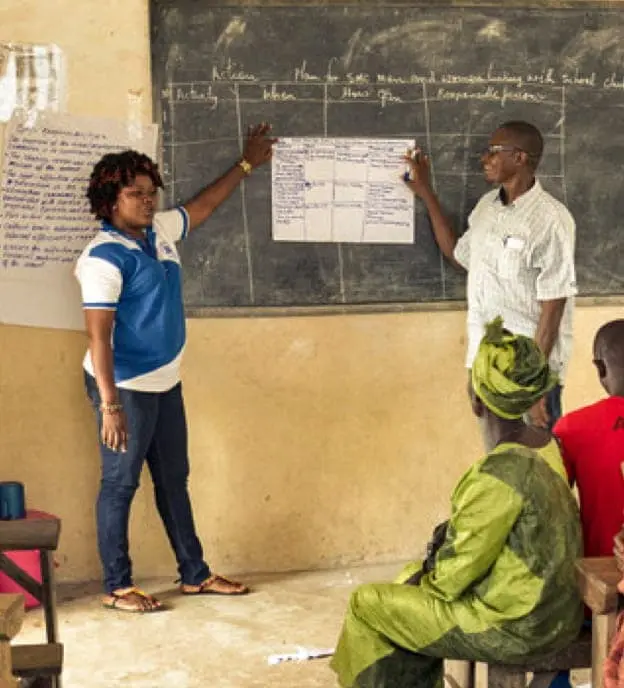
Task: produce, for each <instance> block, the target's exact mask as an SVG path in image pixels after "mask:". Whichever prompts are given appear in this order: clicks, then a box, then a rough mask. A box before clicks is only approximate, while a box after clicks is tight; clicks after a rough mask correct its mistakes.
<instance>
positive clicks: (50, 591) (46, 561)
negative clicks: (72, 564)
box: [39, 549, 61, 688]
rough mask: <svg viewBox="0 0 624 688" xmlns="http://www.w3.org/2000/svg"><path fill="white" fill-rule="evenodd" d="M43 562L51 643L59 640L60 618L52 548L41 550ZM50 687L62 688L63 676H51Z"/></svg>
mask: <svg viewBox="0 0 624 688" xmlns="http://www.w3.org/2000/svg"><path fill="white" fill-rule="evenodd" d="M39 560H40V562H41V604H42V606H43V614H44V617H45V624H46V635H47V639H48V642H49V643H56V642H58V640H57V639H58V619H57V616H56V580H55V575H54V556H53V553H52V552H51V551H50V550H43V549H42V550H40V553H39ZM48 682H49V685H50V688H61V677H60V676H50V677H49V679H48Z"/></svg>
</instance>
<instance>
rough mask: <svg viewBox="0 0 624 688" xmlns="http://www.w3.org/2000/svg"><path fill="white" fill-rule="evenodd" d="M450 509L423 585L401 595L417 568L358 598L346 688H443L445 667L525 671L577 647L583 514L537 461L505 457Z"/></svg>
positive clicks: (340, 650) (344, 673) (341, 661)
mask: <svg viewBox="0 0 624 688" xmlns="http://www.w3.org/2000/svg"><path fill="white" fill-rule="evenodd" d="M548 446H549V447H550V451H552V447H551V446H550V445H548ZM451 502H452V515H451V519H450V521H449V527H448V531H447V536H446V539H445V541H444V544H443V545H442V547H441V549H440V550H439V551H438V554H437V557H436V561H435V566H434V568H433V570H432V571H431V572H429V573H426V574H425V575H424V576H423V577H422V579H421V582H420V584H419V585H417V586H413V585H406V584H403V581H406V580H407V579H408V578H409V577H410V576H411V575H412V574H413V573H414V572H415V571H416V570H418V567H419V565H418V564H416V563H413V564H410V565H408V566H407V567H406V568H405V570H404V571H403V572H402V574H401V575H400V576H399V578H398V579H397V581H396V582H395V583H388V584H371V585H363V586H361V587H359V588H358V589H357V590H356V591H355V592H354V593H353V594H352V596H351V599H350V602H349V607H348V610H347V615H346V619H345V622H344V627H343V630H342V634H341V636H340V640H339V642H338V646H337V648H336V653H335V655H334V658H333V660H332V663H331V667H332V668H333V670H334V671H335V672H336V673H337V675H338V680H339V684H340V685H341V686H343V687H344V688H349V687H351V686H356V687H358V688H408V687H409V688H434V686H437V685H441V683H442V667H443V662H442V659H443V658H449V659H471V660H476V661H482V662H491V661H498V662H508V663H513V662H520V661H524V660H526V659H527V658H531V657H537V656H539V655H543V654H545V653H547V652H550V651H554V650H558V649H560V648H562V647H564V646H566V645H567V644H569V643H570V642H571V641H572V640H573V639H574V638H575V637H576V636H577V634H578V632H579V629H580V625H581V623H582V617H583V610H582V604H581V599H580V596H579V592H578V589H577V585H576V581H575V574H574V562H575V560H576V559H577V558H578V557H580V556H581V529H580V522H579V514H578V509H577V506H576V502H575V501H574V499H573V497H572V494H571V492H570V490H569V488H568V486H567V484H566V482H565V480H562V478H561V477H560V475H558V474H557V472H556V471H555V470H553V468H551V467H550V466H549V465H548V464H547V463H546V461H545V460H544V458H542V457H541V456H540V454H539V452H538V451H535V450H532V449H528V448H526V447H524V446H523V445H520V444H512V443H507V444H505V445H503V446H501V447H498V448H497V449H496V450H494V451H493V452H491V453H490V454H488V455H487V456H486V457H485V458H484V459H482V460H481V461H479V462H478V463H476V464H475V465H473V466H472V468H470V469H469V470H468V472H467V473H466V474H465V475H464V477H463V478H462V479H461V480H460V482H459V483H458V485H457V487H456V488H455V491H454V493H453V495H452V499H451Z"/></svg>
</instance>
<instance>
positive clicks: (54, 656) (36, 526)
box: [0, 514, 63, 688]
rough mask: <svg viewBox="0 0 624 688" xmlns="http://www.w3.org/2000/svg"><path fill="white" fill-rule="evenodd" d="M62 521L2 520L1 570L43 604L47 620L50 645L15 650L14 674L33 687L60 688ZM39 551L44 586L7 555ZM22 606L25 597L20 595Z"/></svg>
mask: <svg viewBox="0 0 624 688" xmlns="http://www.w3.org/2000/svg"><path fill="white" fill-rule="evenodd" d="M60 530H61V524H60V521H59V520H58V519H57V518H55V517H51V516H50V515H49V514H42V515H41V516H40V517H37V515H35V516H34V517H33V518H28V519H20V520H17V521H0V570H1V571H3V572H4V573H5V574H7V575H8V576H10V577H11V578H12V579H13V580H14V581H16V582H17V583H18V584H19V585H20V586H21V587H22V588H23V589H24V590H25V591H26V592H28V593H30V594H31V595H32V596H33V597H35V598H36V599H37V600H40V601H41V604H42V606H43V613H44V617H45V625H46V636H47V641H48V642H47V643H46V644H41V645H14V646H12V647H11V663H12V665H13V666H12V670H13V674H14V675H15V676H17V677H20V678H24V679H26V680H29V679H32V680H33V681H35V683H31V685H33V686H34V685H36V686H37V687H39V686H46V688H48V686H49V687H50V688H60V686H61V670H62V665H63V646H62V645H61V644H60V643H58V630H57V629H58V624H57V619H56V591H55V584H54V562H53V559H52V552H53V551H54V550H55V549H56V548H57V546H58V540H59V534H60ZM13 550H39V558H40V564H41V583H39V581H36V580H35V579H34V578H33V577H32V576H30V575H29V574H28V573H26V572H25V571H23V570H22V569H21V568H20V567H19V566H17V565H16V564H15V563H14V562H13V561H11V559H9V558H8V557H7V556H6V555H5V554H4V552H5V551H13ZM20 601H21V604H22V605H23V598H22V597H21V596H20Z"/></svg>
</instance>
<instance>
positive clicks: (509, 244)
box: [496, 236, 527, 280]
mask: <svg viewBox="0 0 624 688" xmlns="http://www.w3.org/2000/svg"><path fill="white" fill-rule="evenodd" d="M496 268H497V272H498V274H499V276H500V278H501V279H504V280H517V279H518V278H521V277H522V275H524V274H525V273H526V271H527V251H526V241H525V240H524V239H521V238H519V237H513V236H510V237H507V238H506V239H505V240H504V241H503V247H502V249H501V250H500V251H499V253H498V259H497V262H496Z"/></svg>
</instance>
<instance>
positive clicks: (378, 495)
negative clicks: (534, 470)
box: [0, 0, 620, 579]
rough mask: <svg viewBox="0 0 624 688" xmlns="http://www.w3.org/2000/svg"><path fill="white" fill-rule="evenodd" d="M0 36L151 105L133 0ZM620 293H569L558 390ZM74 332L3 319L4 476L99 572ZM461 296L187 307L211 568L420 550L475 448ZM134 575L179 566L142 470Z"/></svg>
mask: <svg viewBox="0 0 624 688" xmlns="http://www.w3.org/2000/svg"><path fill="white" fill-rule="evenodd" d="M0 41H23V42H54V43H57V44H58V45H59V46H60V47H61V48H62V49H63V51H65V53H66V55H67V58H68V67H69V75H68V78H69V82H68V83H69V98H68V107H69V110H70V112H72V113H75V114H94V115H106V116H111V117H123V116H124V115H126V114H127V112H128V95H127V94H128V91H129V90H134V91H141V92H142V93H143V96H144V114H145V117H146V121H147V117H148V116H149V114H148V111H149V102H150V94H149V87H150V80H149V64H148V55H149V52H148V35H147V11H146V0H107V2H101V0H82V1H81V2H78V3H76V2H73V1H72V2H70V1H69V0H46V1H45V2H43V1H42V0H3V2H2V4H1V5H0ZM619 315H620V310H619V309H614V308H593V309H579V312H578V317H577V320H576V332H577V336H576V350H575V357H574V360H573V364H572V367H571V372H570V376H569V380H568V388H567V390H566V397H565V401H566V404H567V406H568V407H569V408H571V407H574V406H577V405H579V404H581V403H584V402H587V401H590V400H592V399H594V398H595V397H596V395H597V394H598V393H599V389H598V385H597V383H596V381H595V380H594V377H593V371H592V370H591V362H590V361H591V353H590V348H591V339H592V337H593V333H594V332H595V330H596V328H597V327H598V326H599V325H600V324H601V323H603V322H604V321H606V320H608V319H610V318H613V317H617V316H619ZM84 347H85V338H84V335H83V334H81V333H75V332H59V331H51V330H42V329H35V328H32V329H31V328H22V327H9V326H4V327H2V326H0V352H1V353H0V477H1V479H17V480H22V481H24V482H25V483H26V485H27V494H28V501H29V504H30V505H31V506H33V507H34V506H36V507H38V508H41V509H46V510H49V511H51V512H54V513H56V514H58V515H59V516H60V517H61V518H62V519H63V533H62V538H61V549H60V553H59V562H60V564H61V567H60V569H59V574H60V576H61V577H62V578H64V579H85V578H94V577H97V576H98V575H99V565H98V560H97V555H96V549H95V529H94V516H93V504H94V501H95V496H96V491H97V485H98V455H97V449H96V438H95V427H94V421H93V419H92V417H91V414H90V410H89V408H88V406H87V403H86V401H85V398H84V395H83V391H82V382H81V369H80V362H81V358H82V355H83V351H84ZM463 353H464V314H463V313H460V312H433V313H414V314H403V315H400V314H399V315H397V314H394V315H353V316H331V317H306V318H303V317H302V318H283V319H279V318H275V319H268V318H267V319H257V320H253V319H231V320H224V319H219V320H207V319H204V320H194V321H191V322H190V323H189V345H188V350H187V355H186V359H185V365H184V371H183V372H184V385H185V393H186V400H187V409H188V416H189V425H190V432H191V458H192V465H193V470H192V477H191V489H192V495H193V500H194V503H195V514H196V521H197V525H198V528H199V531H200V533H201V534H202V536H203V540H204V544H205V549H206V552H207V554H208V557H209V560H210V562H211V563H212V564H213V566H214V567H215V568H217V569H218V570H222V571H232V572H240V571H261V570H265V571H266V570H280V569H301V568H316V567H327V566H334V565H339V564H350V563H360V562H369V561H384V560H385V561H389V560H399V559H403V558H406V557H410V556H412V555H419V554H420V553H421V549H422V546H423V544H424V542H425V540H426V538H427V536H428V534H429V532H430V530H431V528H432V526H433V525H434V523H435V522H437V521H438V520H440V519H442V518H443V517H444V516H445V514H446V509H447V503H448V495H449V492H450V490H451V488H452V485H453V483H454V481H455V480H456V479H457V477H459V475H460V473H461V471H462V470H463V469H464V468H465V467H466V466H467V465H468V464H469V463H470V462H471V461H472V460H474V459H476V458H478V455H479V452H480V445H479V438H478V435H477V428H476V425H475V423H474V422H473V420H472V418H471V417H470V413H469V408H468V406H467V403H466V400H465V373H464V371H463V368H462V359H463ZM131 542H132V545H133V554H134V559H135V569H136V572H137V574H138V575H139V576H140V575H147V574H164V575H168V574H169V573H172V574H173V572H174V562H173V558H172V556H171V554H170V552H169V550H168V547H167V543H166V541H165V537H164V535H163V531H162V528H161V526H160V523H159V521H158V518H157V516H156V513H155V509H154V507H153V504H152V498H151V490H150V486H149V478H148V477H147V475H146V476H145V477H144V480H143V486H142V488H141V490H140V492H139V495H138V497H137V500H136V502H135V506H134V512H133V520H132V530H131Z"/></svg>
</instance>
